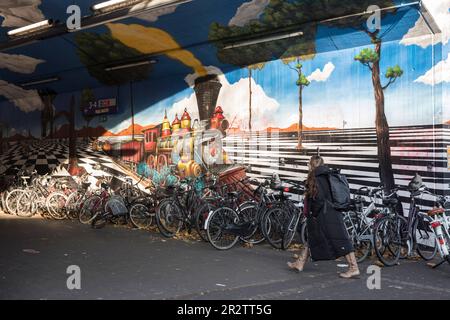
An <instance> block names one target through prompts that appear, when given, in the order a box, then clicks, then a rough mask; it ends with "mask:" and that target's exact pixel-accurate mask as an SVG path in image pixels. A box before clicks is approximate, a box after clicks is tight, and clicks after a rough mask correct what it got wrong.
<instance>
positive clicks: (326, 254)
mask: <svg viewBox="0 0 450 320" xmlns="http://www.w3.org/2000/svg"><path fill="white" fill-rule="evenodd" d="M308 167H309V172H308V177H307V179H306V193H305V210H306V211H305V213H306V214H307V220H306V223H307V232H308V244H307V245H306V247H305V248H304V249H303V251H302V252H301V253H300V255H299V257H298V259H297V260H296V261H295V262H288V266H289V268H291V269H293V270H296V271H303V267H304V266H305V263H306V261H307V260H308V259H309V257H310V256H311V258H312V260H313V261H320V260H336V259H337V258H339V257H342V256H345V259H346V260H347V263H348V266H349V268H348V270H347V271H346V272H344V273H341V274H340V275H339V276H340V277H342V278H347V279H349V278H357V277H359V275H360V272H359V268H358V264H357V262H356V257H355V253H354V248H353V245H352V243H351V241H350V240H349V238H348V234H347V230H346V228H345V225H344V220H343V215H342V213H341V212H339V211H337V210H335V209H334V207H333V203H332V194H331V188H330V182H329V179H328V175H329V174H330V173H331V171H330V169H329V168H328V167H327V166H326V165H325V163H324V160H323V158H322V157H320V156H319V155H314V156H312V157H311V159H310V161H309V164H308Z"/></svg>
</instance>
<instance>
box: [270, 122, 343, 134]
mask: <svg viewBox="0 0 450 320" xmlns="http://www.w3.org/2000/svg"><path fill="white" fill-rule="evenodd" d="M267 130H268V131H271V130H278V131H280V132H297V131H298V123H294V124H291V125H290V126H289V127H287V128H273V127H270V128H267ZM321 130H336V128H329V127H307V126H305V125H303V131H321Z"/></svg>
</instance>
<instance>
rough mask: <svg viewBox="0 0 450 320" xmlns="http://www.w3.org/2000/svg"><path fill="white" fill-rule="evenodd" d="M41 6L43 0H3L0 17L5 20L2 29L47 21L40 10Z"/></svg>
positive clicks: (0, 4) (0, 3)
mask: <svg viewBox="0 0 450 320" xmlns="http://www.w3.org/2000/svg"><path fill="white" fill-rule="evenodd" d="M40 4H41V0H2V1H1V2H0V16H2V17H4V18H5V20H3V22H2V27H22V26H25V25H28V24H30V23H33V22H39V21H42V20H45V17H44V15H43V14H42V12H41V10H40V9H39V8H38V6H39V5H40Z"/></svg>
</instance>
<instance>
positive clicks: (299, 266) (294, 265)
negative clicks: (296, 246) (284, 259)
mask: <svg viewBox="0 0 450 320" xmlns="http://www.w3.org/2000/svg"><path fill="white" fill-rule="evenodd" d="M308 257H309V248H308V247H305V248H304V249H303V251H302V252H301V253H300V256H299V257H298V259H297V260H296V261H295V262H288V263H287V265H288V267H289V268H290V269H293V270H295V271H297V272H302V271H303V267H304V266H305V263H306V260H308Z"/></svg>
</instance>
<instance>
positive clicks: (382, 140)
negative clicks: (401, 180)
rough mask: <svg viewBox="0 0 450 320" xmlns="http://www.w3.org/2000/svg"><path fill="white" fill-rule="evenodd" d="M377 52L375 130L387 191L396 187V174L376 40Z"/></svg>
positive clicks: (376, 41)
mask: <svg viewBox="0 0 450 320" xmlns="http://www.w3.org/2000/svg"><path fill="white" fill-rule="evenodd" d="M375 51H376V53H377V54H378V57H379V59H378V61H376V62H374V63H373V66H372V83H373V88H374V94H375V108H376V116H375V128H376V133H377V149H378V162H379V170H380V180H381V183H382V184H383V185H384V188H385V190H391V189H393V188H394V187H395V181H394V172H393V171H392V159H391V145H390V139H389V125H388V122H387V119H386V115H385V113H384V92H383V87H382V85H381V80H380V60H381V41H380V40H375Z"/></svg>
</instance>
